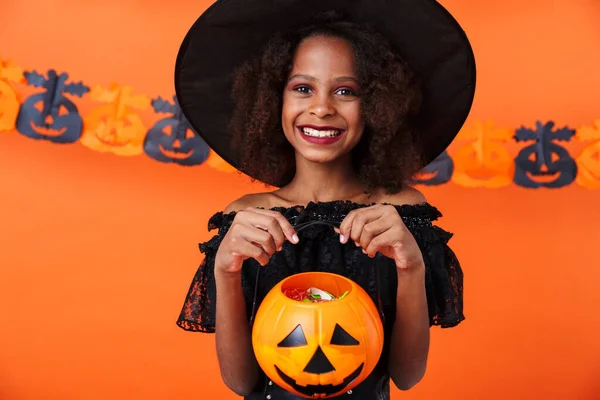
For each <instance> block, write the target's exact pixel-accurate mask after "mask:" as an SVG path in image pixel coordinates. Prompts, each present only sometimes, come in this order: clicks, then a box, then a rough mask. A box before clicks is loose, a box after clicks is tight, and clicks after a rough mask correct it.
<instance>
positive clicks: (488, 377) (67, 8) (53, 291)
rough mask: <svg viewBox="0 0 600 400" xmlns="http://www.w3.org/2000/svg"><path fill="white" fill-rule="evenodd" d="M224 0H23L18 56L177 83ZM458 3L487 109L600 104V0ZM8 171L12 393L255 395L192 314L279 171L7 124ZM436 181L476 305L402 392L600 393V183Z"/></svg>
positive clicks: (7, 4)
mask: <svg viewBox="0 0 600 400" xmlns="http://www.w3.org/2000/svg"><path fill="white" fill-rule="evenodd" d="M209 3H210V2H209V1H206V0H204V1H191V0H184V1H181V0H180V1H177V0H173V1H170V2H164V1H156V0H152V1H151V0H144V1H142V0H102V1H100V0H87V1H85V2H83V1H73V0H54V1H40V0H5V1H4V2H3V4H2V11H1V13H0V40H1V42H0V43H1V47H0V51H1V53H0V57H1V58H4V59H10V60H12V61H13V62H15V63H16V64H18V65H20V66H22V67H23V68H25V69H33V68H35V69H37V70H38V71H40V72H42V71H45V70H46V69H47V68H55V69H57V70H58V71H59V72H60V71H66V72H68V73H69V74H70V76H71V78H72V79H73V80H74V81H79V80H83V81H84V83H86V84H88V85H93V84H101V85H103V86H108V84H109V83H110V82H112V81H117V82H119V83H125V84H130V85H132V86H133V87H134V89H135V90H136V91H138V92H139V93H146V94H148V95H149V96H151V97H156V96H158V95H161V96H163V97H170V96H171V95H172V93H173V89H172V75H173V64H174V58H175V54H176V52H177V49H178V45H179V43H180V40H181V39H182V37H183V35H184V34H185V32H186V29H187V28H188V27H189V25H191V23H193V21H194V20H195V18H196V17H197V15H199V14H200V13H201V12H202V11H203V10H204V9H205V8H206V7H207V6H208V5H209ZM442 4H444V5H445V6H447V7H448V8H449V9H450V11H451V12H453V13H454V14H455V15H456V17H457V18H458V19H459V21H461V23H462V24H463V25H464V28H465V30H466V31H467V33H468V34H469V35H470V37H471V40H472V43H473V46H474V49H475V52H476V54H477V60H478V70H479V82H478V89H477V96H476V103H475V105H474V108H473V113H472V116H471V120H474V119H492V120H494V121H496V123H497V124H500V125H506V126H509V127H513V128H516V127H519V126H520V125H521V124H525V125H529V126H530V125H533V123H534V122H535V120H537V119H542V120H548V119H552V120H555V121H556V123H557V125H559V126H562V125H565V124H567V125H569V126H571V127H574V128H575V127H578V126H580V125H582V124H586V125H589V124H591V123H592V122H593V121H594V120H595V119H598V118H599V117H600V100H598V94H599V93H600V74H599V73H598V71H599V70H600V46H599V45H598V43H600V24H599V23H598V21H600V3H598V1H596V0H554V1H547V0H529V1H526V2H524V1H521V0H519V1H517V0H502V1H500V0H486V1H475V0H471V1H469V0H444V1H442ZM81 103H82V104H83V103H85V102H81ZM80 109H81V111H82V114H83V115H85V112H86V107H85V105H82V107H80ZM0 171H2V172H1V173H0V224H1V225H2V229H1V231H0V232H1V233H0V327H1V329H0V399H1V400H29V399H35V400H38V399H44V400H45V399H57V400H58V399H60V400H80V399H81V400H88V399H102V400H105V399H174V400H179V399H192V398H196V399H209V398H219V399H233V398H235V396H234V395H232V394H231V393H229V392H228V391H227V389H226V388H225V386H224V385H223V384H222V383H221V380H220V376H219V372H218V368H217V360H216V357H215V351H214V337H213V336H210V335H202V334H193V333H187V332H184V331H182V330H180V329H178V328H177V327H176V326H175V320H176V318H177V316H178V313H179V310H180V307H181V305H182V302H183V298H184V296H185V293H186V291H187V289H188V286H189V283H190V281H191V278H192V276H193V274H194V272H195V270H196V267H197V265H198V264H199V262H200V261H201V255H200V253H199V252H198V251H197V242H199V241H204V240H206V239H207V238H209V236H210V235H211V234H209V233H208V232H207V231H206V222H207V219H208V218H209V216H210V215H212V214H213V213H214V212H216V211H218V210H220V209H222V208H224V206H225V205H226V204H228V203H229V202H230V201H231V200H232V199H234V198H237V197H239V196H240V195H242V194H243V193H247V192H252V191H260V190H263V187H261V186H258V185H252V184H250V183H248V181H247V180H246V179H245V178H243V177H241V176H238V175H236V174H228V173H223V172H218V171H216V170H214V169H212V168H210V167H208V166H206V165H203V166H200V167H194V168H184V167H178V166H175V165H165V164H162V163H159V162H156V161H153V160H151V159H149V158H148V157H145V156H139V157H117V156H113V155H111V154H102V153H96V152H94V151H92V150H89V149H87V148H84V147H83V146H81V145H80V144H78V143H76V144H72V145H56V144H52V143H49V142H42V141H34V140H31V139H28V138H26V137H24V136H22V135H20V134H18V133H16V132H3V133H0ZM423 190H424V192H425V194H426V196H427V197H428V200H429V201H430V202H431V203H433V204H434V205H436V206H438V207H439V208H440V209H441V211H442V212H443V213H444V214H445V217H444V218H443V219H442V220H441V221H440V224H441V225H442V226H443V227H444V228H446V229H448V230H450V231H452V232H454V233H455V234H456V236H455V237H454V238H453V239H452V241H451V244H452V247H453V248H454V249H455V251H456V252H457V253H458V255H459V257H460V259H461V262H462V265H463V268H464V271H465V312H466V315H467V320H466V321H465V322H464V323H463V324H461V325H460V326H459V327H457V328H454V329H450V330H440V329H437V328H436V329H434V330H433V337H432V345H431V357H430V364H429V368H428V372H427V375H426V377H425V379H424V380H423V381H422V382H421V383H420V384H419V385H418V386H417V387H415V388H414V389H413V390H411V391H409V392H407V393H402V394H398V392H397V391H394V394H393V397H394V398H406V399H429V398H445V399H460V398H468V399H483V398H485V399H507V398H510V399H534V398H535V399H537V398H540V399H541V398H543V399H567V398H568V399H598V398H600V344H599V341H598V340H597V338H598V329H599V328H600V316H599V314H598V312H597V310H596V309H597V306H598V304H599V301H600V295H599V294H598V282H599V279H600V272H599V270H600V268H598V267H599V266H600V261H599V258H598V254H597V251H596V250H597V249H598V238H599V237H600V235H599V234H598V231H597V223H598V222H599V221H600V207H598V204H599V202H600V192H599V191H593V190H586V189H582V188H580V187H578V186H576V185H572V186H570V187H567V188H563V189H558V190H543V189H542V190H526V189H521V188H518V187H516V186H511V187H508V188H504V189H499V190H489V189H466V188H461V187H458V186H456V185H455V184H452V183H450V184H446V185H443V186H440V187H437V188H423Z"/></svg>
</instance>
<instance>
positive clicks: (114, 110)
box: [81, 84, 150, 156]
mask: <svg viewBox="0 0 600 400" xmlns="http://www.w3.org/2000/svg"><path fill="white" fill-rule="evenodd" d="M132 92H133V89H132V88H131V87H130V86H124V87H120V86H118V85H117V84H112V85H111V87H110V88H109V89H104V88H102V87H100V86H95V87H94V88H93V89H92V91H91V93H90V96H91V97H92V98H93V99H94V100H96V101H101V102H106V103H109V104H106V105H102V106H99V107H97V108H95V109H94V110H92V112H90V114H89V115H87V116H86V117H85V129H84V132H83V135H82V136H81V144H82V145H84V146H86V147H89V148H90V149H92V150H96V151H101V152H110V153H113V154H117V155H120V156H135V155H139V154H141V153H142V152H143V149H142V143H143V141H144V136H145V135H146V127H145V126H144V123H143V122H142V119H141V118H140V116H139V115H138V114H136V113H135V112H133V109H136V110H144V109H146V108H148V107H149V106H150V99H149V98H148V97H147V96H145V95H133V94H132Z"/></svg>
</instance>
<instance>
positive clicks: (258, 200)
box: [223, 193, 272, 214]
mask: <svg viewBox="0 0 600 400" xmlns="http://www.w3.org/2000/svg"><path fill="white" fill-rule="evenodd" d="M271 197H272V195H271V193H251V194H247V195H244V196H242V197H240V198H239V199H237V200H235V201H233V202H232V203H231V204H229V205H228V206H227V207H226V208H225V211H223V212H224V213H225V214H229V213H230V212H234V211H236V212H237V211H241V210H245V209H246V208H248V207H261V208H271V205H270V204H271Z"/></svg>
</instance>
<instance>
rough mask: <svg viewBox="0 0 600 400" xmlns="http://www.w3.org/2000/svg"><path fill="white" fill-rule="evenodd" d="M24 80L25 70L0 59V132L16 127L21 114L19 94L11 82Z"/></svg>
mask: <svg viewBox="0 0 600 400" xmlns="http://www.w3.org/2000/svg"><path fill="white" fill-rule="evenodd" d="M11 81H12V82H22V81H23V70H22V69H21V68H19V67H16V66H14V65H12V64H11V63H10V62H3V61H2V60H0V132H2V131H12V130H13V129H15V122H16V121H17V115H18V114H19V105H20V102H19V96H18V95H17V92H16V91H15V89H14V88H13V87H12V86H11V84H10V82H11Z"/></svg>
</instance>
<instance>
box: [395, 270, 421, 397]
mask: <svg viewBox="0 0 600 400" xmlns="http://www.w3.org/2000/svg"><path fill="white" fill-rule="evenodd" d="M397 274H398V292H397V294H396V320H395V322H394V326H393V329H392V336H391V339H390V354H389V364H388V369H389V373H390V377H391V378H392V381H393V382H394V384H395V385H396V386H397V387H398V389H400V390H408V389H410V388H412V387H413V386H415V385H416V384H417V383H419V381H420V380H421V379H422V378H423V376H424V375H425V370H426V368H427V357H428V354H429V314H428V310H427V296H426V291H425V265H424V264H422V265H421V266H420V267H417V268H411V269H408V270H401V269H397Z"/></svg>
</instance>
